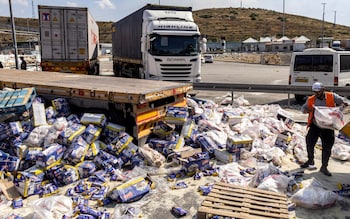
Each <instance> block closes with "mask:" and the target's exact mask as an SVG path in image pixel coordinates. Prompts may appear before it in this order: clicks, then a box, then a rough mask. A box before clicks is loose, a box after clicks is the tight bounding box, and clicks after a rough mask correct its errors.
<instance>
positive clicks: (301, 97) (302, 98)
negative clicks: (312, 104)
mask: <svg viewBox="0 0 350 219" xmlns="http://www.w3.org/2000/svg"><path fill="white" fill-rule="evenodd" d="M294 97H295V100H296V101H297V102H300V103H301V102H305V98H306V96H305V95H300V94H295V95H294Z"/></svg>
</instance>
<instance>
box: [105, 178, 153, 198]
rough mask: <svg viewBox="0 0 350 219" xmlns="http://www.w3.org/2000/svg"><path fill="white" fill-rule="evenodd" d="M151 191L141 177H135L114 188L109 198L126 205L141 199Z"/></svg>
mask: <svg viewBox="0 0 350 219" xmlns="http://www.w3.org/2000/svg"><path fill="white" fill-rule="evenodd" d="M150 190H151V188H150V186H149V183H148V182H147V181H146V180H145V178H143V177H137V178H134V179H131V180H129V181H128V182H126V183H124V184H122V185H120V186H118V187H116V188H115V189H114V190H113V191H112V194H111V198H112V199H114V200H116V201H117V202H122V203H128V202H133V201H137V200H139V199H141V198H142V197H143V196H144V195H146V194H147V193H149V191H150Z"/></svg>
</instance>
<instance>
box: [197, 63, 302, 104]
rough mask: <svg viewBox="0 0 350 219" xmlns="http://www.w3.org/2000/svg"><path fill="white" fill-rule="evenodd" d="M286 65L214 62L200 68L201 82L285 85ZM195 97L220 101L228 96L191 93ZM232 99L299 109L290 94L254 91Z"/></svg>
mask: <svg viewBox="0 0 350 219" xmlns="http://www.w3.org/2000/svg"><path fill="white" fill-rule="evenodd" d="M288 76H289V66H276V65H260V64H246V63H234V62H221V61H214V63H205V64H203V65H202V82H210V83H238V84H254V83H255V84H277V85H283V84H285V85H287V84H288ZM193 94H195V95H196V96H197V97H198V98H205V99H211V100H213V101H215V102H221V101H222V100H223V99H225V98H227V97H224V96H228V95H231V96H232V93H227V92H219V91H218V92H213V91H193ZM233 96H234V98H236V97H240V96H243V97H244V98H245V99H247V100H248V101H249V103H250V104H271V103H277V104H280V105H281V106H286V107H291V108H299V107H300V103H298V102H296V101H295V99H294V96H293V95H290V96H288V94H287V93H284V94H274V93H257V92H234V93H233Z"/></svg>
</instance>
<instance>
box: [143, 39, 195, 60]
mask: <svg viewBox="0 0 350 219" xmlns="http://www.w3.org/2000/svg"><path fill="white" fill-rule="evenodd" d="M149 52H150V53H151V54H152V55H158V56H195V55H198V53H199V52H200V51H199V36H172V35H169V36H164V35H158V34H153V35H152V36H151V42H150V50H149Z"/></svg>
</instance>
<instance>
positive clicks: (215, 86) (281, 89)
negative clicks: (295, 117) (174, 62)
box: [193, 83, 350, 105]
mask: <svg viewBox="0 0 350 219" xmlns="http://www.w3.org/2000/svg"><path fill="white" fill-rule="evenodd" d="M193 90H207V91H208V90H211V91H231V92H232V93H233V92H235V91H239V92H261V93H285V94H288V105H289V104H290V94H304V95H308V94H312V91H311V87H310V86H293V85H271V84H229V83H193ZM326 90H329V91H333V92H336V93H337V94H339V95H342V96H345V97H349V96H350V86H341V87H338V86H327V87H326ZM232 97H233V95H232Z"/></svg>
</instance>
